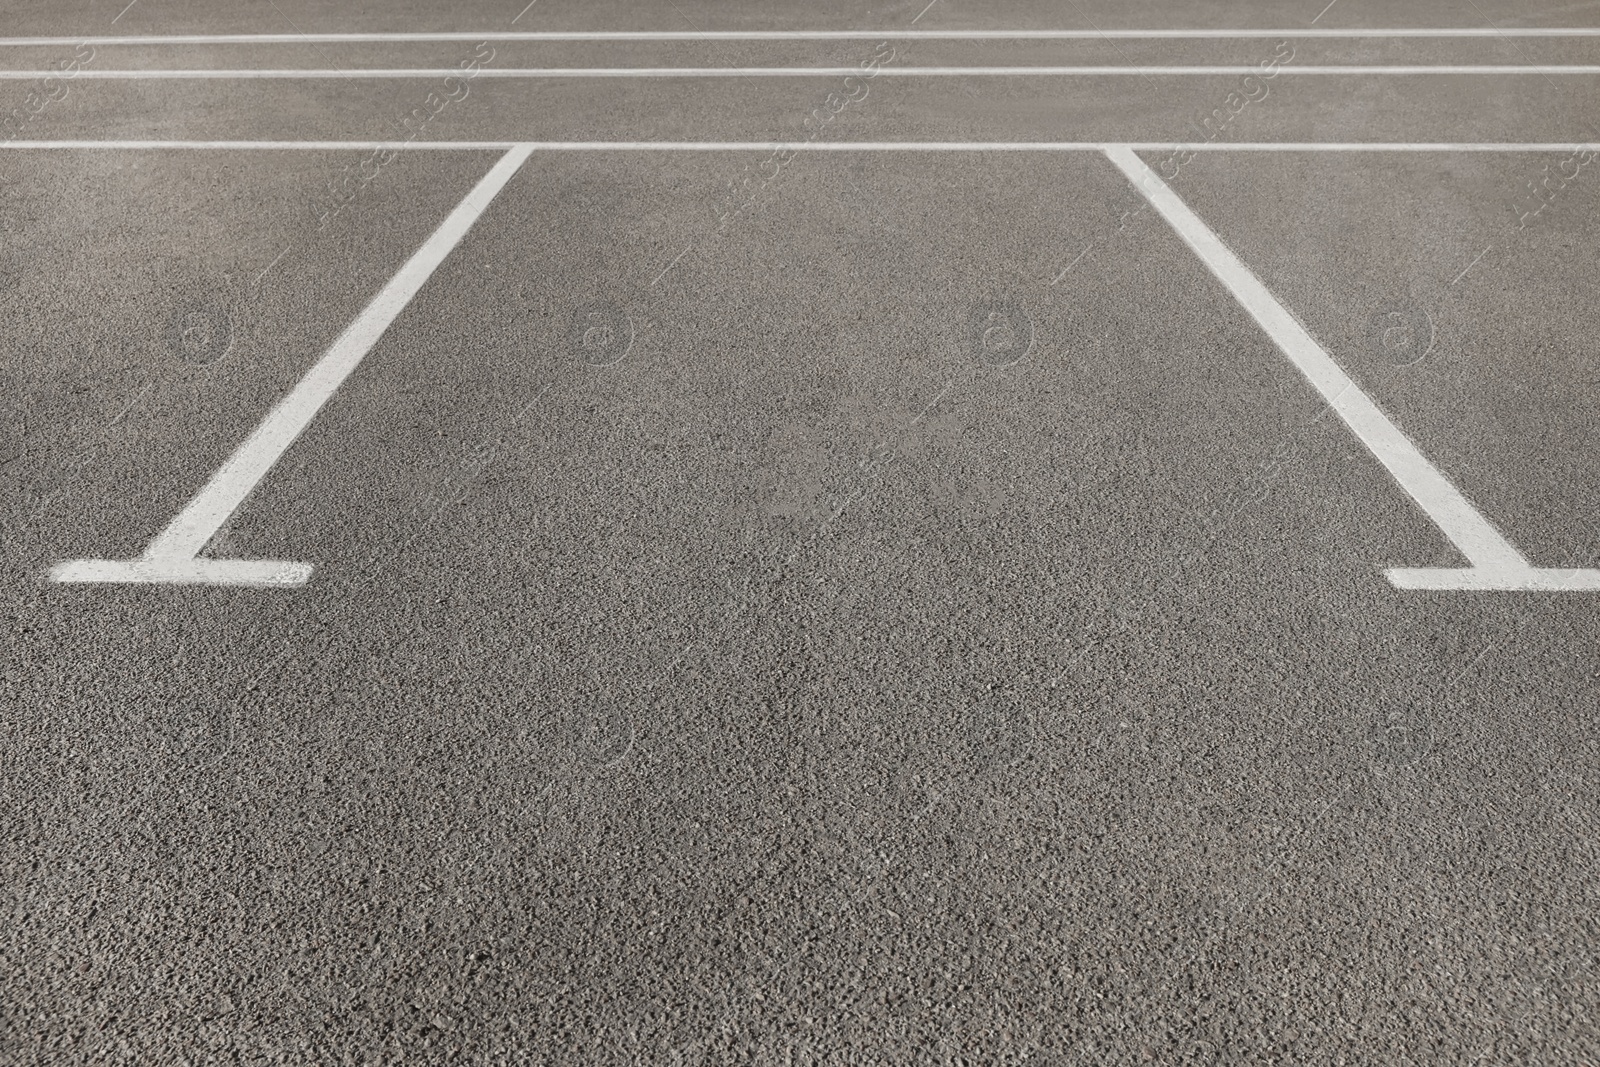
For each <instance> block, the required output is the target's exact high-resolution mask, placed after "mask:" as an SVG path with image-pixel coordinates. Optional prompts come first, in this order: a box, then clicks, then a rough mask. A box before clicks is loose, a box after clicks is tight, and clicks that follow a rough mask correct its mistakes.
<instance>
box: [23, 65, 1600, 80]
mask: <svg viewBox="0 0 1600 1067" xmlns="http://www.w3.org/2000/svg"><path fill="white" fill-rule="evenodd" d="M459 73H460V71H458V70H455V69H454V68H451V67H390V68H386V67H345V68H340V69H336V70H327V69H321V70H319V69H313V68H301V67H277V68H255V67H246V68H235V69H229V70H219V69H206V68H196V69H191V70H167V69H162V68H155V67H145V68H140V67H131V68H124V69H115V68H113V69H106V68H95V69H93V70H80V71H78V72H76V73H75V74H73V78H74V79H75V80H78V81H85V80H87V81H251V80H270V81H282V80H296V79H298V80H302V81H312V80H316V81H330V80H332V81H379V80H399V79H433V78H449V77H454V76H456V75H458V74H459ZM1260 73H1261V70H1260V68H1258V67H1255V66H1252V65H1250V64H1248V63H1229V64H1220V65H1212V66H1115V65H1099V66H1071V67H1024V66H1002V67H889V66H884V67H879V68H878V70H877V73H876V74H875V75H874V77H890V78H994V77H1001V78H1038V77H1073V78H1078V77H1091V78H1094V77H1105V78H1111V77H1124V76H1134V77H1140V78H1150V77H1187V76H1191V75H1198V76H1203V77H1222V76H1230V75H1235V74H1238V75H1259V74H1260ZM1277 73H1278V75H1279V76H1282V75H1291V76H1293V75H1302V74H1309V75H1348V76H1370V75H1425V74H1451V75H1497V76H1504V75H1511V74H1529V75H1532V74H1537V75H1552V74H1584V75H1594V74H1600V64H1594V63H1565V64H1562V63H1554V64H1533V65H1530V64H1471V63H1467V64H1461V63H1453V64H1385V65H1377V66H1353V65H1337V64H1336V65H1333V66H1310V65H1300V66H1287V67H1281V68H1279V69H1278V72H1277ZM860 74H861V68H859V67H484V68H482V69H480V70H479V71H478V72H477V73H476V74H474V75H473V77H475V78H499V79H506V78H520V79H536V78H847V77H850V76H852V75H856V76H859V75H860ZM55 76H56V72H54V71H49V70H0V81H42V80H44V79H46V78H52V77H55Z"/></svg>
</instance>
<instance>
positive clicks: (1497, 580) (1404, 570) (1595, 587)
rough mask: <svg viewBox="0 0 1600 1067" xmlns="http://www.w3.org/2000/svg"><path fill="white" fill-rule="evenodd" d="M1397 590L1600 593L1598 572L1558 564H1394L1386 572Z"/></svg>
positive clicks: (1599, 572) (1599, 573) (1599, 575)
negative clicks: (1513, 565)
mask: <svg viewBox="0 0 1600 1067" xmlns="http://www.w3.org/2000/svg"><path fill="white" fill-rule="evenodd" d="M1386 574H1387V577H1388V579H1389V581H1390V582H1391V583H1392V584H1393V585H1394V586H1395V588H1397V589H1431V590H1438V591H1458V592H1459V591H1471V592H1515V593H1584V592H1590V593H1593V592H1600V571H1596V570H1584V569H1579V570H1562V569H1561V568H1559V567H1498V568H1497V567H1395V568H1393V569H1391V570H1389V571H1387V572H1386Z"/></svg>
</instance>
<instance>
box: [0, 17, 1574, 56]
mask: <svg viewBox="0 0 1600 1067" xmlns="http://www.w3.org/2000/svg"><path fill="white" fill-rule="evenodd" d="M518 17H519V18H520V17H521V16H518ZM513 21H515V20H513ZM1280 37H1289V38H1298V39H1303V40H1309V39H1312V38H1324V39H1331V40H1369V39H1379V38H1386V39H1387V38H1402V39H1424V38H1456V37H1555V38H1560V37H1600V27H1595V26H1521V27H1494V26H1443V27H1412V28H1406V27H1390V28H1378V29H1313V28H1307V27H1292V28H1285V29H1168V30H1161V29H1115V28H1112V29H1105V30H1098V29H1095V30H894V29H885V30H710V31H704V32H702V31H698V30H696V31H689V30H568V31H562V30H555V31H531V30H529V31H517V30H491V31H485V32H483V33H471V32H467V31H449V32H441V33H212V34H152V35H150V36H144V37H0V48H42V47H57V48H59V47H71V46H74V45H79V44H84V43H87V44H92V45H95V46H96V47H101V46H115V45H128V46H139V45H191V44H400V43H405V42H426V41H434V42H445V41H882V40H890V41H1100V40H1114V41H1194V40H1204V41H1243V40H1254V39H1261V38H1280Z"/></svg>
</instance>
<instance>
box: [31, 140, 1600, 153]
mask: <svg viewBox="0 0 1600 1067" xmlns="http://www.w3.org/2000/svg"><path fill="white" fill-rule="evenodd" d="M8 148H10V149H17V150H33V151H49V150H57V151H79V150H120V151H157V150H167V149H170V150H174V151H274V152H276V151H309V152H318V151H320V152H364V151H373V150H383V151H404V150H409V151H414V152H504V151H506V150H508V149H512V148H529V149H532V150H533V151H535V152H771V151H782V152H1103V151H1105V150H1106V149H1108V148H1131V149H1133V150H1134V151H1135V152H1171V151H1190V152H1526V153H1539V152H1580V151H1596V152H1600V141H1538V142H1502V141H1481V142H1473V141H1234V142H1224V141H1198V142H1185V141H135V140H125V141H119V140H91V141H82V140H80V141H0V150H4V149H8Z"/></svg>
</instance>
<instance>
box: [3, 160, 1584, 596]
mask: <svg viewBox="0 0 1600 1067" xmlns="http://www.w3.org/2000/svg"><path fill="white" fill-rule="evenodd" d="M380 147H387V148H394V149H413V150H439V151H452V150H454V151H462V150H494V151H502V152H504V153H505V155H503V156H502V158H501V159H500V160H499V161H498V162H497V163H496V164H495V166H494V167H493V168H492V169H491V171H490V172H489V174H488V175H486V176H485V177H484V178H483V179H482V181H481V182H480V183H479V186H478V187H476V188H475V189H474V190H473V192H472V193H469V194H468V196H467V198H466V199H465V200H463V202H462V203H461V204H460V205H458V207H457V208H456V210H455V211H454V212H452V214H451V216H450V217H449V218H448V219H446V221H445V223H444V224H443V225H441V227H440V229H439V231H437V232H436V233H435V234H434V235H433V237H431V238H430V239H429V241H428V242H427V243H426V244H425V245H424V246H423V248H422V249H421V250H419V251H418V252H417V253H416V255H414V256H413V257H412V260H411V261H408V263H407V265H406V266H405V267H403V268H402V269H401V271H400V273H399V274H397V275H396V276H395V278H394V279H392V280H391V281H390V283H389V285H388V286H386V287H385V289H384V290H383V291H381V292H380V293H379V295H378V297H376V298H375V299H374V301H373V303H372V304H371V305H369V306H368V308H367V309H366V311H364V312H363V313H362V315H361V316H360V317H358V319H357V320H356V322H355V323H352V325H351V326H350V327H349V328H347V330H346V332H345V334H343V335H341V337H340V339H339V340H338V341H336V342H335V344H334V346H333V348H330V349H329V351H328V352H327V353H326V354H325V355H324V356H323V358H322V360H320V361H319V362H318V364H317V365H316V366H315V367H313V368H312V370H311V371H310V372H308V374H307V375H306V377H305V378H304V379H302V381H301V382H300V384H299V385H298V386H297V387H296V389H295V390H294V391H293V392H292V393H291V394H290V395H289V396H288V397H286V398H285V399H284V400H283V401H282V402H280V404H279V405H278V407H277V408H275V409H274V410H273V411H272V412H271V413H270V414H269V415H268V417H267V419H266V420H265V421H264V422H263V423H262V424H261V426H259V427H258V428H257V429H256V431H255V433H253V434H252V435H251V437H250V438H249V439H248V440H247V441H246V442H245V443H244V444H243V445H241V446H240V447H239V449H238V450H236V451H235V453H234V454H233V456H232V457H230V458H229V460H228V461H227V463H225V464H224V465H223V467H222V468H221V469H220V470H218V471H217V473H216V474H215V475H214V476H213V477H212V479H211V481H210V482H208V483H207V485H206V486H205V488H204V489H202V490H201V492H200V493H199V494H198V495H197V496H196V497H195V498H194V499H193V500H192V501H191V502H190V504H189V506H188V507H186V508H185V509H184V511H183V512H182V513H181V514H180V515H179V516H178V517H177V518H176V519H174V520H173V522H172V523H171V524H170V525H169V526H168V528H167V529H166V530H165V531H163V533H162V534H161V535H160V536H159V537H157V538H156V540H155V541H153V542H152V543H151V544H150V546H149V548H147V549H146V552H145V554H144V556H143V557H141V558H140V559H137V560H71V561H67V562H64V563H61V564H58V565H57V566H56V567H54V568H52V570H51V572H50V577H51V578H52V579H54V580H56V581H61V582H108V581H111V582H199V583H211V584H242V585H300V584H304V582H305V581H306V580H307V579H308V578H309V576H310V574H311V569H312V568H311V566H310V565H309V564H303V563H286V562H281V561H238V560H208V559H201V558H199V556H198V554H199V552H200V551H202V550H203V549H204V548H205V546H206V544H207V543H208V542H209V540H210V539H211V537H212V536H213V535H214V534H215V533H216V531H217V530H218V529H220V528H221V526H222V524H223V523H224V522H225V521H226V520H227V518H228V516H229V515H231V514H232V513H233V511H234V510H235V509H237V507H238V506H239V505H240V504H241V503H243V501H244V499H245V498H246V497H247V496H248V495H249V493H250V491H251V490H252V489H253V488H254V486H255V485H256V484H257V483H258V482H259V481H260V479H261V478H262V477H264V476H265V474H266V473H267V471H268V470H270V469H271V468H272V466H273V465H274V464H275V463H276V462H277V460H278V458H279V457H281V455H282V454H283V452H284V451H285V450H287V448H288V447H289V445H290V444H292V443H293V441H294V440H295V438H296V437H298V435H299V433H300V432H301V431H302V430H303V429H304V427H305V425H307V424H308V423H309V422H310V420H311V419H312V418H313V417H315V415H316V412H317V410H319V409H320V408H321V406H322V404H324V403H326V401H327V400H328V399H329V398H330V397H331V396H332V394H333V392H334V391H335V390H336V389H337V388H338V386H339V384H340V383H341V382H342V381H343V380H344V378H345V377H347V376H348V375H349V373H350V372H351V371H353V370H354V368H355V366H356V365H357V364H359V362H360V360H361V359H362V358H363V357H364V356H365V354H366V352H367V351H368V350H369V349H370V348H371V346H372V344H374V343H376V340H377V338H378V337H379V336H381V335H382V333H383V332H384V331H385V330H386V329H387V327H388V325H389V323H390V322H392V321H393V318H394V317H395V316H396V315H398V314H399V311H400V310H401V309H402V308H403V307H404V306H405V304H406V303H407V302H409V300H410V299H411V297H412V296H413V295H415V292H416V290H417V289H419V288H420V287H421V285H422V283H423V282H424V281H426V278H427V276H428V275H429V274H431V272H432V271H433V270H434V269H435V268H436V267H437V266H438V263H439V262H441V261H442V259H443V258H444V256H445V255H447V254H448V252H449V250H450V248H453V247H454V244H455V243H456V242H458V241H459V240H460V238H461V236H462V235H464V234H465V232H466V230H467V229H468V228H469V227H470V226H471V224H472V222H473V221H474V220H475V219H476V218H477V216H478V215H479V214H481V212H482V210H483V209H484V208H486V207H487V205H488V203H489V202H490V201H491V200H492V199H493V198H494V196H495V195H496V193H498V191H499V189H500V188H502V187H503V186H504V184H505V182H506V181H509V179H510V177H511V175H512V174H514V173H516V171H517V170H518V169H519V168H520V167H521V165H522V163H523V162H525V161H526V159H527V157H528V156H529V155H531V154H532V153H533V152H535V151H770V150H773V149H784V148H789V149H793V150H796V151H808V150H809V151H921V152H951V151H959V152H973V151H979V152H982V151H1098V152H1103V153H1104V154H1105V155H1106V156H1107V157H1108V158H1109V159H1110V160H1111V161H1112V162H1113V163H1114V164H1115V165H1116V166H1117V167H1118V168H1119V169H1120V170H1122V172H1123V173H1124V174H1125V175H1126V176H1127V177H1128V178H1129V179H1130V180H1132V181H1133V182H1134V185H1135V188H1137V189H1138V190H1139V191H1140V192H1141V194H1142V195H1143V196H1144V197H1145V199H1146V200H1147V201H1148V202H1149V203H1150V204H1152V205H1153V206H1154V207H1156V209H1157V210H1158V211H1159V212H1160V213H1161V214H1162V216H1163V217H1164V218H1166V219H1167V221H1168V223H1169V224H1170V225H1172V226H1173V227H1174V229H1175V230H1177V231H1178V233H1179V234H1180V235H1181V236H1182V237H1183V239H1184V240H1185V241H1186V242H1187V243H1188V244H1189V245H1190V247H1191V248H1192V249H1193V250H1194V251H1195V252H1196V253H1197V254H1199V255H1200V257H1201V259H1202V261H1203V262H1205V264H1206V266H1207V267H1208V269H1210V270H1211V271H1212V273H1213V274H1214V275H1216V277H1217V278H1218V279H1219V280H1221V281H1222V282H1223V283H1224V284H1225V285H1226V286H1227V287H1228V288H1229V290H1230V291H1231V292H1232V293H1233V294H1234V296H1235V297H1236V298H1237V299H1238V300H1239V301H1240V303H1241V304H1242V305H1243V306H1244V307H1245V308H1246V309H1247V310H1248V311H1249V312H1250V313H1251V315H1252V317H1254V318H1255V319H1256V321H1257V322H1258V323H1259V324H1260V325H1261V326H1262V327H1263V328H1264V329H1265V330H1266V331H1267V333H1268V335H1269V336H1271V337H1272V338H1273V340H1274V341H1275V342H1276V343H1277V344H1278V345H1279V347H1280V348H1281V349H1282V350H1283V351H1284V352H1285V354H1286V355H1288V356H1289V358H1290V359H1291V361H1293V362H1294V363H1295V365H1296V366H1297V367H1298V368H1299V369H1300V370H1301V372H1302V373H1303V374H1305V376H1306V377H1307V379H1308V380H1310V381H1311V382H1312V384H1313V386H1314V387H1316V388H1317V389H1318V391H1319V392H1321V393H1322V394H1323V396H1324V398H1325V399H1326V400H1327V401H1328V403H1329V406H1330V407H1331V408H1332V409H1333V410H1336V411H1338V412H1339V414H1340V417H1341V418H1343V419H1344V421H1345V423H1346V424H1347V425H1348V426H1349V427H1350V428H1351V430H1352V431H1353V432H1354V433H1355V434H1356V435H1357V437H1358V438H1359V439H1360V440H1361V441H1362V443H1363V444H1364V445H1366V447H1367V448H1368V449H1369V450H1371V451H1372V452H1373V454H1374V456H1376V457H1377V458H1378V459H1379V461H1380V462H1382V463H1383V465H1384V466H1385V468H1386V469H1388V470H1389V472H1390V474H1391V476H1392V477H1393V478H1394V479H1395V481H1396V482H1397V483H1398V484H1399V485H1400V486H1401V487H1402V488H1403V489H1405V490H1406V491H1407V493H1408V494H1410V495H1411V497H1412V498H1413V500H1415V501H1416V502H1417V504H1418V505H1419V506H1420V507H1422V509H1423V510H1424V512H1425V513H1426V514H1427V515H1428V516H1429V518H1430V519H1432V520H1433V522H1434V523H1435V524H1436V525H1437V526H1438V527H1439V528H1440V530H1441V531H1442V532H1443V533H1444V534H1445V536H1446V537H1447V538H1449V540H1450V541H1451V543H1452V544H1453V545H1455V547H1456V548H1457V549H1458V550H1459V551H1461V552H1462V554H1463V555H1464V556H1466V557H1467V559H1468V560H1469V561H1470V562H1471V563H1472V566H1471V567H1468V568H1393V569H1390V570H1389V571H1388V572H1387V575H1388V577H1389V579H1390V581H1391V582H1392V583H1393V584H1394V585H1395V586H1397V587H1399V588H1403V589H1433V590H1521V591H1555V590H1568V591H1570V590H1600V570H1590V569H1582V568H1580V569H1574V570H1562V569H1558V568H1536V567H1534V566H1532V565H1531V564H1530V563H1529V562H1528V561H1527V560H1526V559H1525V558H1524V557H1523V556H1522V555H1521V554H1520V553H1519V552H1518V551H1517V550H1516V549H1515V548H1514V547H1512V545H1511V544H1510V542H1508V541H1507V540H1506V539H1505V538H1504V537H1503V536H1502V535H1501V534H1500V533H1499V531H1497V530H1496V529H1495V528H1494V527H1493V526H1492V525H1491V524H1490V523H1489V522H1488V520H1487V519H1485V518H1484V517H1483V516H1482V515H1481V514H1480V513H1479V512H1478V511H1477V510H1476V509H1475V508H1474V507H1473V506H1472V505H1471V504H1470V503H1469V502H1468V501H1467V500H1466V498H1465V497H1464V496H1462V495H1461V493H1460V492H1459V491H1458V490H1457V489H1456V488H1455V486H1454V485H1452V484H1451V483H1450V481H1449V480H1448V479H1447V478H1445V477H1444V475H1443V474H1442V473H1440V472H1439V470H1438V469H1437V468H1435V467H1434V466H1433V465H1432V464H1431V463H1430V462H1429V461H1428V460H1427V459H1426V457H1424V456H1423V455H1422V454H1421V452H1420V451H1419V450H1418V449H1417V447H1416V446H1415V444H1413V443H1412V442H1411V441H1410V440H1409V439H1408V438H1407V437H1406V436H1405V435H1404V434H1403V433H1402V432H1401V431H1400V430H1399V429H1398V428H1397V427H1395V426H1394V424H1393V423H1392V422H1390V421H1389V419H1388V418H1387V417H1386V416H1385V415H1383V413H1382V412H1381V411H1380V410H1379V409H1378V408H1377V406H1376V405H1375V404H1374V403H1373V402H1372V401H1371V400H1370V398H1368V397H1367V396H1366V395H1365V394H1364V393H1362V392H1361V390H1360V389H1359V388H1358V387H1356V386H1355V384H1354V382H1353V381H1351V380H1350V378H1349V377H1348V375H1346V374H1345V373H1344V371H1343V370H1342V369H1341V368H1340V367H1339V366H1338V364H1337V363H1336V362H1334V361H1333V359H1332V358H1331V357H1330V356H1329V355H1328V354H1327V353H1326V352H1325V351H1324V350H1323V349H1322V348H1321V346H1320V345H1319V344H1317V342H1316V341H1315V339H1313V338H1312V337H1311V335H1310V334H1309V333H1308V332H1307V331H1306V330H1305V329H1304V327H1302V326H1301V325H1300V324H1299V322H1298V321H1297V320H1295V318H1294V316H1293V315H1292V314H1291V313H1290V312H1289V311H1288V310H1287V309H1285V308H1284V307H1283V306H1282V305H1281V304H1280V303H1278V301H1277V299H1276V298H1275V297H1274V296H1272V294H1271V293H1270V292H1269V291H1268V290H1267V289H1266V287H1265V286H1264V285H1263V284H1262V283H1261V282H1260V280H1259V279H1257V278H1256V277H1255V275H1254V274H1253V273H1252V272H1251V271H1250V270H1249V268H1248V267H1246V266H1245V265H1244V264H1243V262H1242V261H1240V260H1239V259H1238V257H1237V256H1235V255H1234V254H1233V252H1232V251H1231V250H1229V249H1228V248H1227V247H1226V245H1225V244H1223V242H1222V241H1221V239H1220V238H1218V237H1217V236H1216V234H1215V233H1213V232H1212V231H1211V230H1210V228H1209V227H1207V226H1206V225H1205V223H1204V222H1202V221H1201V220H1200V219H1199V217H1198V216H1197V215H1195V214H1194V212H1193V211H1192V210H1190V209H1189V207H1188V205H1187V204H1185V203H1184V202H1183V201H1182V200H1181V199H1179V198H1178V196H1177V195H1176V194H1175V193H1173V192H1172V190H1171V189H1170V188H1168V187H1167V186H1166V183H1165V182H1163V181H1162V180H1161V179H1160V178H1159V177H1158V176H1157V175H1156V174H1155V172H1154V171H1153V170H1151V169H1150V168H1149V167H1148V166H1147V165H1146V164H1145V163H1144V162H1143V161H1142V160H1140V159H1139V157H1138V156H1137V155H1136V154H1135V153H1136V152H1138V151H1161V150H1171V149H1190V150H1193V151H1223V152H1227V151H1264V152H1359V151H1377V152H1464V151H1476V152H1530V153H1531V152H1553V151H1570V150H1576V149H1584V148H1588V149H1596V148H1600V145H1597V144H1592V143H1582V142H1542V143H1505V142H1481V143H1471V142H1365V143H1363V142H1254V143H1250V142H1242V143H1225V144H1217V143H1207V142H1200V143H1193V142H1189V143H1186V142H1081V141H1077V142H1037V141H1008V142H900V141H877V142H823V143H817V142H810V141H805V142H783V141H520V142H519V141H433V142H387V141H12V142H9V143H6V144H3V145H0V148H22V149H124V150H136V149H202V150H204V149H215V150H248V149H275V150H276V149H287V150H342V149H361V148H380ZM436 245H437V246H438V247H436ZM413 268H415V269H413ZM424 268H425V269H424Z"/></svg>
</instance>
